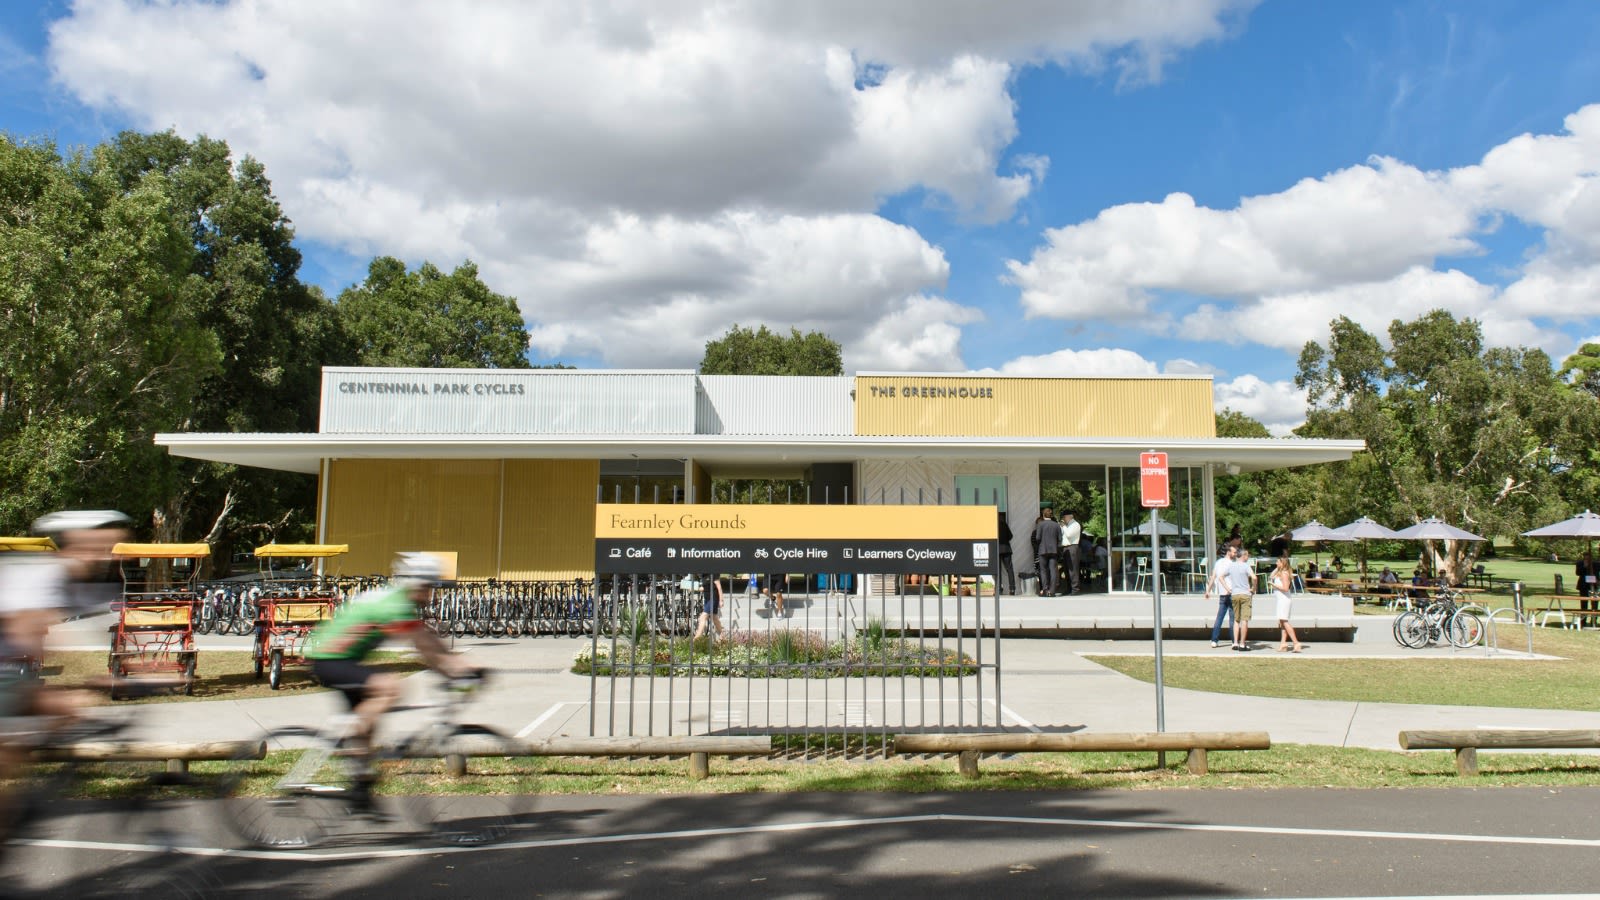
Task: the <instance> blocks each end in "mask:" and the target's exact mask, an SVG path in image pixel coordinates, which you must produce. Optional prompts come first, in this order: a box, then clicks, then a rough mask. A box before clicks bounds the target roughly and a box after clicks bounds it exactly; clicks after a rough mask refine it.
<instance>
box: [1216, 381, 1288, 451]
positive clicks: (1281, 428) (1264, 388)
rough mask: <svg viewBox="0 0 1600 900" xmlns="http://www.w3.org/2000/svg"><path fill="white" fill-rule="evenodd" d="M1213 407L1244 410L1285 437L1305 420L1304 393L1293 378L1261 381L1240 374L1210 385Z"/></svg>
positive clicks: (1276, 433)
mask: <svg viewBox="0 0 1600 900" xmlns="http://www.w3.org/2000/svg"><path fill="white" fill-rule="evenodd" d="M1212 397H1213V401H1214V402H1215V404H1216V409H1217V411H1218V412H1221V411H1222V410H1224V409H1231V410H1233V411H1235V412H1240V413H1244V414H1245V415H1247V416H1249V417H1250V418H1252V419H1255V420H1256V421H1257V422H1260V423H1261V424H1263V425H1265V426H1267V430H1268V431H1270V432H1271V433H1272V434H1273V435H1274V436H1275V437H1286V436H1288V435H1289V433H1290V432H1292V431H1293V430H1294V429H1296V428H1298V427H1299V426H1300V425H1302V424H1304V423H1305V420H1306V392H1305V391H1303V390H1301V389H1299V388H1297V387H1295V386H1294V382H1292V381H1263V380H1261V379H1260V378H1257V377H1256V376H1254V375H1240V376H1239V377H1238V378H1235V379H1233V380H1232V381H1224V382H1215V383H1213V384H1212Z"/></svg>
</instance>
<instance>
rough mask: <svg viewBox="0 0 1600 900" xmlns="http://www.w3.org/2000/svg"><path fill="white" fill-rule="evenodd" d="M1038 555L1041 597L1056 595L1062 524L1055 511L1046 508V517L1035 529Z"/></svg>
mask: <svg viewBox="0 0 1600 900" xmlns="http://www.w3.org/2000/svg"><path fill="white" fill-rule="evenodd" d="M1033 537H1034V541H1035V543H1036V544H1037V550H1036V553H1037V554H1038V560H1039V596H1041V597H1054V596H1055V595H1056V587H1057V584H1056V582H1057V580H1058V579H1057V578H1056V555H1057V554H1059V553H1060V552H1061V523H1059V522H1057V521H1056V516H1055V510H1053V509H1051V508H1050V507H1048V506H1047V507H1045V508H1044V517H1043V518H1041V519H1040V520H1039V524H1038V525H1035V526H1034V528H1033Z"/></svg>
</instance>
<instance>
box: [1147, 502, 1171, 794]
mask: <svg viewBox="0 0 1600 900" xmlns="http://www.w3.org/2000/svg"><path fill="white" fill-rule="evenodd" d="M1160 548H1161V509H1160V508H1159V507H1155V506H1152V507H1150V600H1151V603H1152V604H1153V605H1154V606H1155V613H1156V731H1166V730H1167V704H1166V683H1165V682H1164V681H1163V680H1162V678H1161V552H1160ZM1163 762H1165V761H1164V760H1163Z"/></svg>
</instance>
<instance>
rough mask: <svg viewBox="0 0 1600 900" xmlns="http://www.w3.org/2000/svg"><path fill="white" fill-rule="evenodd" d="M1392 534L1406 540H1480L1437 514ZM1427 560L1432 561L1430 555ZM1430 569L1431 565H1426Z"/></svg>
mask: <svg viewBox="0 0 1600 900" xmlns="http://www.w3.org/2000/svg"><path fill="white" fill-rule="evenodd" d="M1394 536H1395V537H1397V538H1400V539H1401V540H1406V541H1481V540H1483V538H1481V537H1478V536H1477V535H1475V534H1473V533H1472V532H1470V531H1465V530H1463V529H1460V528H1457V527H1455V526H1454V525H1451V524H1450V523H1449V522H1446V521H1445V520H1443V519H1441V518H1439V517H1438V516H1429V517H1428V518H1426V519H1423V520H1422V521H1421V522H1418V523H1417V524H1415V525H1413V526H1411V527H1410V528H1402V529H1400V530H1399V531H1397V532H1395V533H1394ZM1429 562H1430V563H1432V559H1431V557H1430V559H1429ZM1428 568H1429V569H1430V570H1431V569H1432V568H1433V566H1432V565H1429V567H1428Z"/></svg>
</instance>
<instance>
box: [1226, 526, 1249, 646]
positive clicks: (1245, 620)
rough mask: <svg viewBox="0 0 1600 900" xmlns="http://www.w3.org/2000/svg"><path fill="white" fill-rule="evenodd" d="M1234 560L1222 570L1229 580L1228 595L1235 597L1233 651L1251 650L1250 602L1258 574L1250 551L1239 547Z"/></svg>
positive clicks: (1235, 546)
mask: <svg viewBox="0 0 1600 900" xmlns="http://www.w3.org/2000/svg"><path fill="white" fill-rule="evenodd" d="M1229 546H1230V547H1233V548H1234V551H1233V552H1234V558H1233V559H1230V560H1228V562H1227V563H1226V564H1225V565H1223V566H1222V567H1221V568H1222V570H1223V573H1224V574H1223V577H1224V578H1226V579H1227V585H1228V593H1230V594H1232V595H1233V649H1235V650H1249V649H1250V613H1251V611H1252V609H1251V605H1250V602H1251V600H1253V599H1254V598H1255V592H1256V573H1255V569H1254V568H1252V567H1251V565H1250V551H1249V550H1246V549H1245V548H1243V547H1240V546H1237V545H1232V544H1230V545H1229Z"/></svg>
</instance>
